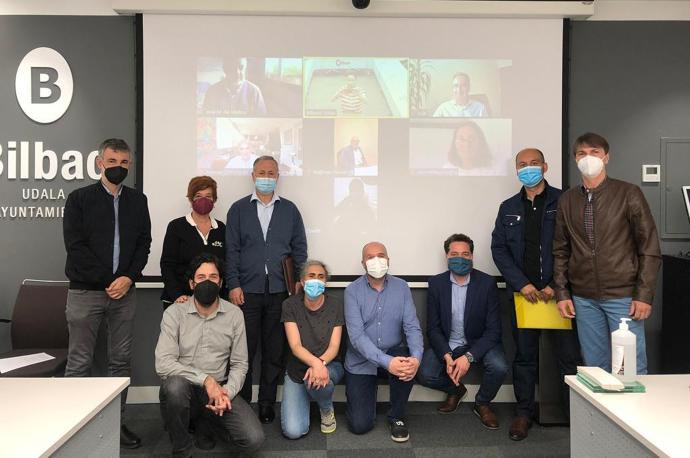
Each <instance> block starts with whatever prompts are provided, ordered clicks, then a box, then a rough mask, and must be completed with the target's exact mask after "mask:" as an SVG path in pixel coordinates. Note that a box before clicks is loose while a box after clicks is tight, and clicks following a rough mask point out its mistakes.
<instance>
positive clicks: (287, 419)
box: [280, 361, 345, 439]
mask: <svg viewBox="0 0 690 458" xmlns="http://www.w3.org/2000/svg"><path fill="white" fill-rule="evenodd" d="M326 367H327V368H328V375H329V377H330V379H331V380H330V381H329V382H328V385H326V386H325V387H323V388H321V389H319V390H312V389H309V388H307V385H306V384H304V383H295V382H293V381H292V379H290V377H289V376H288V375H287V374H285V380H284V381H283V402H281V404H280V423H281V426H282V428H283V435H284V436H285V437H287V438H288V439H299V438H300V437H302V436H304V435H305V434H307V433H308V432H309V402H310V401H312V400H314V401H316V403H317V404H318V405H319V409H320V410H321V412H328V411H330V410H332V409H333V391H335V385H336V384H337V383H338V382H339V381H340V379H342V378H343V374H344V373H345V369H343V365H342V364H341V363H340V362H338V361H331V362H330V363H329V364H328V366H326Z"/></svg>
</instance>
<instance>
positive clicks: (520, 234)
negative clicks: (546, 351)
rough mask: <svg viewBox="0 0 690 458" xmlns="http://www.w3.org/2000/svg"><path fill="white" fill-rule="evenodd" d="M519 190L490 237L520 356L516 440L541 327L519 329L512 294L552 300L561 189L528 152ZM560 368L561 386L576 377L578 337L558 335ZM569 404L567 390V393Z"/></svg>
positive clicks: (525, 416)
mask: <svg viewBox="0 0 690 458" xmlns="http://www.w3.org/2000/svg"><path fill="white" fill-rule="evenodd" d="M515 166H516V169H517V175H518V178H519V180H520V182H521V183H522V184H523V187H522V189H520V192H518V193H517V194H515V195H514V196H512V197H511V198H510V199H508V200H506V201H504V202H503V203H502V204H501V206H500V208H499V210H498V216H497V217H496V225H495V227H494V231H493V233H492V237H491V252H492V255H493V258H494V262H495V263H496V267H498V269H499V270H500V271H501V274H502V275H503V277H504V278H505V280H506V289H507V290H508V296H509V298H510V304H511V311H510V315H511V322H512V328H513V337H514V339H515V345H516V347H517V348H516V353H515V360H514V361H513V388H514V390H515V398H516V399H517V405H516V409H515V410H516V416H515V419H514V420H513V423H512V425H511V427H510V430H509V435H510V438H511V439H513V440H516V441H519V440H522V439H524V438H526V437H527V432H528V430H529V427H530V426H531V423H532V417H533V416H534V413H535V412H534V387H535V385H536V382H537V377H538V373H539V333H540V330H538V329H518V328H517V323H516V317H515V306H514V304H513V292H514V291H515V292H519V293H520V294H522V295H523V296H524V297H525V298H527V300H528V301H530V302H536V301H537V300H539V299H541V300H544V301H548V300H550V299H552V298H553V297H554V294H555V293H554V290H553V285H552V280H553V278H552V277H553V253H552V246H553V234H554V229H555V223H556V207H557V204H558V198H559V197H560V195H561V190H560V189H557V188H554V187H552V186H550V185H549V184H548V183H547V182H546V180H545V179H544V174H545V173H546V171H547V170H548V165H547V163H546V162H545V161H544V154H543V153H542V152H541V151H539V150H538V149H534V148H528V149H524V150H522V151H520V152H519V153H518V154H517V156H516V157H515ZM555 333H556V337H557V342H558V345H557V348H556V350H557V354H558V366H559V369H560V372H561V374H560V376H561V382H562V381H563V376H564V375H566V374H574V373H575V371H576V369H577V368H576V366H577V365H578V364H579V363H580V350H579V345H578V342H577V333H576V332H574V331H555ZM562 393H563V394H564V397H563V399H564V401H565V402H567V390H565V389H563V391H562Z"/></svg>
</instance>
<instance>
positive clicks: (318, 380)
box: [303, 360, 330, 390]
mask: <svg viewBox="0 0 690 458" xmlns="http://www.w3.org/2000/svg"><path fill="white" fill-rule="evenodd" d="M303 380H304V383H305V384H306V385H307V388H308V389H310V390H320V389H321V388H323V387H325V386H326V385H328V382H329V381H330V374H329V373H328V368H327V367H326V365H325V364H324V363H323V362H322V361H321V360H319V362H318V363H314V364H313V365H312V366H311V367H309V369H307V372H306V373H305V374H304V378H303Z"/></svg>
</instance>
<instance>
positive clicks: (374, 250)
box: [362, 242, 388, 262]
mask: <svg viewBox="0 0 690 458" xmlns="http://www.w3.org/2000/svg"><path fill="white" fill-rule="evenodd" d="M376 257H379V258H386V259H388V250H386V246H385V245H384V244H383V243H381V242H369V243H367V244H366V245H364V246H363V247H362V261H363V262H366V261H367V259H371V258H376Z"/></svg>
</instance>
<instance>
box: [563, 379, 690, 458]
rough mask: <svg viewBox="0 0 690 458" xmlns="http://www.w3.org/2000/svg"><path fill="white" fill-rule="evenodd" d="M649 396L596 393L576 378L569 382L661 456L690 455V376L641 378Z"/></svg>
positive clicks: (645, 394) (646, 394)
mask: <svg viewBox="0 0 690 458" xmlns="http://www.w3.org/2000/svg"><path fill="white" fill-rule="evenodd" d="M638 380H639V381H640V383H642V384H643V385H644V386H645V387H646V389H647V392H646V393H593V392H592V391H590V390H589V388H587V387H586V386H584V385H583V384H582V383H580V382H579V381H578V380H577V378H576V376H574V375H568V376H566V377H565V382H566V383H567V384H568V385H570V387H571V388H572V389H573V390H575V391H576V392H577V393H578V394H580V395H581V396H583V397H584V398H585V399H587V400H588V401H589V402H590V403H592V404H593V405H594V406H595V407H596V408H597V409H599V410H600V411H601V412H603V413H604V415H606V416H607V417H608V418H610V419H611V420H612V421H614V422H615V423H616V424H617V425H618V426H620V427H621V428H623V430H625V431H626V432H628V433H629V434H630V435H632V436H633V437H635V438H636V439H637V440H639V441H640V442H641V443H642V444H644V445H645V446H646V447H648V448H649V450H651V451H652V452H653V453H654V454H656V455H658V456H669V457H680V456H688V455H689V454H690V374H683V375H641V376H639V377H638Z"/></svg>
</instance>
